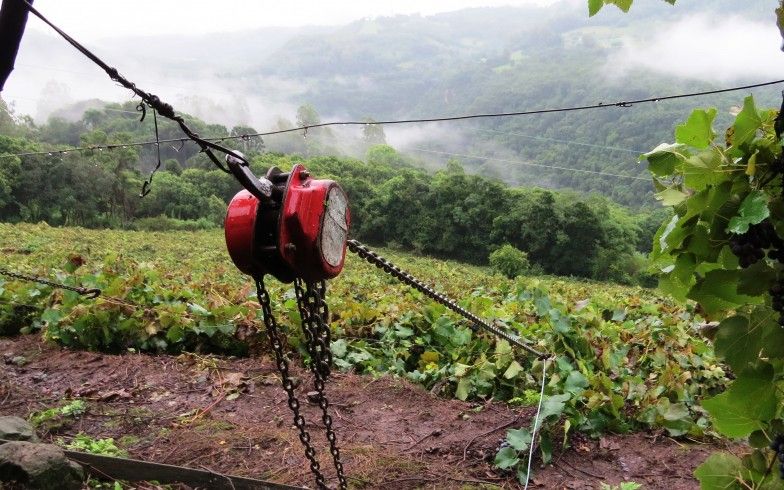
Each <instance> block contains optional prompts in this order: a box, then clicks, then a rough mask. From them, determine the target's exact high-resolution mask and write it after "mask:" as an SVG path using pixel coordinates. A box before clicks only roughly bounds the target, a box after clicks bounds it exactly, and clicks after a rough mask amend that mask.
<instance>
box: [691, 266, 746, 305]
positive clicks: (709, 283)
mask: <svg viewBox="0 0 784 490" xmlns="http://www.w3.org/2000/svg"><path fill="white" fill-rule="evenodd" d="M739 276H740V272H739V271H737V270H734V271H728V270H721V269H716V270H712V271H710V272H708V273H707V274H705V277H703V278H702V279H700V280H698V281H697V284H695V286H694V287H693V288H692V289H691V291H689V294H688V295H687V296H686V297H687V298H689V299H692V300H694V301H696V302H697V303H699V304H700V305H701V306H702V307H703V309H705V312H706V313H707V314H708V315H715V314H716V313H720V312H722V311H726V310H731V309H733V308H737V307H738V306H740V305H753V304H758V303H760V302H761V301H762V298H760V297H753V296H747V295H745V294H739V293H738V280H739Z"/></svg>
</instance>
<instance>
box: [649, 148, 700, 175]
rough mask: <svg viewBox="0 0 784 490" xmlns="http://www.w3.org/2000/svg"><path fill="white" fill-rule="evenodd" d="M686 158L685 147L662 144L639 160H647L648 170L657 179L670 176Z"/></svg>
mask: <svg viewBox="0 0 784 490" xmlns="http://www.w3.org/2000/svg"><path fill="white" fill-rule="evenodd" d="M687 157H688V152H687V151H686V145H681V144H669V143H662V144H660V145H659V146H657V147H656V148H654V149H653V150H651V151H649V152H648V153H644V154H643V155H642V156H641V157H640V158H645V159H646V160H648V170H649V171H650V172H651V173H652V174H653V175H657V176H659V177H662V176H666V175H671V174H672V173H673V172H674V171H675V169H676V168H677V166H678V164H680V163H681V162H683V161H685V160H686V158H687Z"/></svg>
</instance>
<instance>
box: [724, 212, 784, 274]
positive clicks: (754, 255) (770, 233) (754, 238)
mask: <svg viewBox="0 0 784 490" xmlns="http://www.w3.org/2000/svg"><path fill="white" fill-rule="evenodd" d="M730 250H732V253H734V254H735V255H737V256H738V259H739V261H740V266H741V267H743V268H744V269H745V268H747V267H749V266H750V265H753V264H756V263H757V262H759V261H760V260H762V259H763V258H765V254H766V251H767V255H768V258H770V259H772V260H777V261H780V262H784V260H782V259H784V241H783V240H782V239H781V238H779V236H778V235H777V234H776V230H775V229H774V228H773V224H772V223H771V222H770V220H765V221H763V222H761V223H758V224H756V225H751V226H749V231H747V232H746V233H744V234H743V235H733V236H732V237H731V238H730Z"/></svg>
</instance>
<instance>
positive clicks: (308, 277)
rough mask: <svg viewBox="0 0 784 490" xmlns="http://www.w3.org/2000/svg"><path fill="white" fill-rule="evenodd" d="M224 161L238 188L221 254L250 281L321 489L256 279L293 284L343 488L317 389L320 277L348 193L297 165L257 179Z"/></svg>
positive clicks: (241, 165)
mask: <svg viewBox="0 0 784 490" xmlns="http://www.w3.org/2000/svg"><path fill="white" fill-rule="evenodd" d="M226 162H227V164H228V166H229V169H230V170H231V172H232V173H233V174H234V176H235V177H236V178H237V179H238V180H239V181H240V182H241V183H242V185H243V186H244V187H245V190H243V191H240V192H238V193H237V195H235V196H234V198H233V199H232V200H231V202H230V203H229V209H228V212H227V214H226V221H225V224H224V229H225V233H226V245H227V247H228V249H229V255H230V256H231V259H232V260H233V261H234V264H235V265H236V266H237V267H238V268H239V269H240V270H241V271H242V272H244V273H246V274H248V275H250V276H252V277H253V278H254V279H255V281H256V290H257V294H258V299H259V304H260V305H261V309H262V315H263V318H264V324H265V328H266V330H267V335H268V337H269V340H270V344H271V345H272V349H273V351H274V354H275V361H276V363H277V367H278V370H279V371H280V373H281V381H282V384H283V389H284V390H285V391H286V394H287V396H288V404H289V408H290V409H291V411H292V413H293V414H294V425H295V426H296V427H297V429H298V430H299V438H300V441H301V442H302V444H303V446H304V447H305V456H306V457H307V458H308V461H309V462H310V469H311V472H312V473H313V475H314V477H315V479H316V485H317V486H318V488H328V487H327V484H326V479H325V477H324V475H323V474H322V472H321V467H320V465H319V462H318V459H317V457H316V451H315V449H313V446H312V444H311V438H310V434H309V433H308V431H307V430H306V428H305V419H304V417H303V416H302V415H301V414H300V402H299V400H298V399H297V397H296V395H295V393H294V383H293V382H292V380H291V377H290V376H289V363H288V359H287V358H286V354H285V353H284V352H283V341H282V340H281V338H280V333H279V331H278V325H277V322H276V321H275V317H274V316H273V314H272V307H271V301H270V297H269V294H268V293H267V290H266V288H265V286H264V276H265V275H267V274H269V275H271V276H273V277H275V278H276V279H278V280H279V281H281V282H284V283H288V282H292V281H293V282H294V289H295V292H296V295H297V306H298V308H299V313H300V316H301V318H302V330H303V334H304V336H305V346H306V348H307V350H308V354H309V355H310V358H311V362H310V369H311V371H312V373H313V379H314V388H315V390H316V392H317V396H316V398H317V401H318V404H319V407H320V408H321V413H322V417H321V420H322V422H323V423H324V427H325V428H326V436H327V441H328V442H329V446H330V448H329V449H330V453H331V454H332V459H333V464H334V466H335V471H336V473H337V478H338V480H339V488H341V489H345V488H347V487H348V483H347V481H346V477H345V475H344V473H343V464H342V462H341V460H340V450H339V449H338V445H337V438H336V435H335V432H334V430H333V429H332V417H331V416H330V415H329V402H328V401H327V397H326V395H325V394H324V387H325V382H326V380H327V377H328V376H329V373H330V367H331V364H332V354H331V351H330V341H331V335H330V329H329V309H328V308H327V303H326V300H325V294H326V282H325V280H326V279H331V278H333V277H335V276H337V275H338V274H340V271H341V270H342V269H343V262H344V260H345V258H346V242H347V240H348V227H349V222H350V220H351V218H350V212H349V208H348V198H347V197H346V194H345V192H343V189H341V187H340V186H339V185H338V184H337V182H334V181H332V180H317V179H314V178H313V177H311V175H310V173H309V172H308V170H307V169H306V168H305V167H304V166H302V165H300V164H297V165H294V167H293V168H292V169H291V171H290V172H282V171H281V170H280V169H278V168H277V167H272V168H271V169H269V170H268V171H267V173H266V175H265V176H264V177H263V178H257V177H256V176H255V175H254V174H253V173H252V172H251V170H250V168H249V167H248V164H247V161H245V160H244V158H243V159H240V158H237V157H235V156H233V155H229V156H227V158H226Z"/></svg>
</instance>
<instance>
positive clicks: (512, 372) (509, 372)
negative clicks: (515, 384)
mask: <svg viewBox="0 0 784 490" xmlns="http://www.w3.org/2000/svg"><path fill="white" fill-rule="evenodd" d="M521 372H523V366H521V365H520V363H519V362H517V361H512V363H511V364H510V365H509V367H508V368H506V371H504V378H506V379H512V378H514V377H516V376H517V375H518V374H520V373H521Z"/></svg>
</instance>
